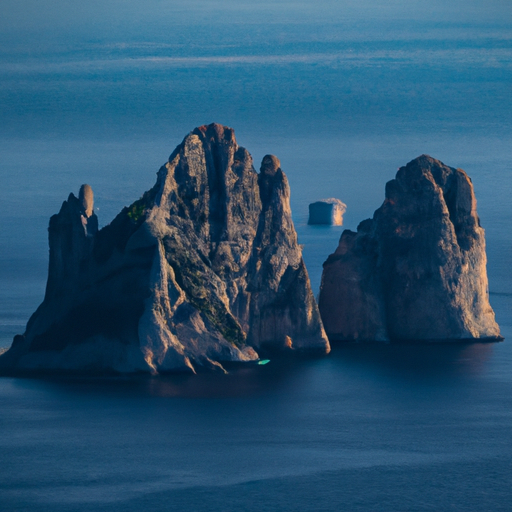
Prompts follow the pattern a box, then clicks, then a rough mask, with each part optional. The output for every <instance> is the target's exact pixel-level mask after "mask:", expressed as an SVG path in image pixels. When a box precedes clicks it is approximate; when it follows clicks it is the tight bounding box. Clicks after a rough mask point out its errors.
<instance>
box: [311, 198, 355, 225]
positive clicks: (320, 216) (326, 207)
mask: <svg viewBox="0 0 512 512" xmlns="http://www.w3.org/2000/svg"><path fill="white" fill-rule="evenodd" d="M346 210H347V206H346V205H345V204H344V203H342V202H341V201H340V200H339V199H335V198H330V199H322V200H320V201H316V202H315V203H311V204H310V205H309V220H308V224H326V225H329V226H342V225H343V214H344V213H345V211H346Z"/></svg>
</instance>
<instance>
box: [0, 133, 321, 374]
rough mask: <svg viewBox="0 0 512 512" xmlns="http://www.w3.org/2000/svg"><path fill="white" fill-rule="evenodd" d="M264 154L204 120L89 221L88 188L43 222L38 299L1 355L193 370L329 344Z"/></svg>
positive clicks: (277, 180)
mask: <svg viewBox="0 0 512 512" xmlns="http://www.w3.org/2000/svg"><path fill="white" fill-rule="evenodd" d="M289 198H290V189H289V186H288V180H287V179H286V176H285V175H284V173H283V172H282V170H281V168H280V162H279V160H278V159H277V158H276V157H275V156H271V155H267V156H265V157H264V159H263V162H262V166H261V171H260V173H259V174H258V173H257V172H256V171H255V170H254V167H253V163H252V158H251V156H250V154H249V153H248V152H247V150H245V149H244V148H242V147H239V146H238V144H237V142H236V140H235V134H234V131H233V130H232V129H231V128H227V127H224V126H221V125H218V124H212V125H209V126H201V127H199V128H196V129H195V130H194V131H193V132H192V133H190V134H189V135H188V136H187V137H185V139H184V140H183V142H182V143H181V144H180V145H179V146H178V147H177V148H176V149H175V151H174V152H173V153H172V155H171V156H170V158H169V161H168V162H167V163H166V164H165V165H164V166H163V167H162V168H161V169H160V170H159V171H158V173H157V182H156V184H155V186H154V187H153V188H152V189H151V190H149V191H148V192H146V193H145V194H144V195H143V196H142V197H141V198H140V199H139V200H137V201H135V202H134V203H133V204H132V205H131V206H129V207H128V208H124V209H123V210H122V211H121V213H120V214H119V215H118V216H117V217H116V218H115V219H114V220H113V221H112V223H111V224H110V225H108V226H106V227H105V228H103V229H101V230H100V231H98V228H97V226H98V223H97V218H96V216H95V214H94V213H93V194H92V190H91V188H90V187H89V186H88V185H83V186H82V188H81V189H80V194H79V198H78V199H77V198H76V197H75V196H74V195H73V194H71V195H70V196H69V198H68V200H67V201H66V202H64V204H63V205H62V208H61V211H60V212H59V214H57V215H54V216H53V217H52V218H51V220H50V227H49V240H50V264H49V276H48V284H47V289H46V295H45V299H44V301H43V303H42V304H41V306H40V307H39V308H38V310H37V311H36V312H35V313H34V315H33V316H32V317H31V319H30V321H29V323H28V325H27V330H26V332H25V334H24V335H23V336H17V337H16V338H15V340H14V342H13V346H12V347H11V349H10V350H9V351H8V352H7V353H5V354H4V355H3V356H1V357H0V367H4V368H6V367H7V368H19V369H58V370H62V369H63V370H66V369H69V370H74V369H77V370H86V371H87V370H107V371H108V370H114V371H120V372H133V371H143V372H153V373H154V372H162V371H174V370H188V371H196V370H197V369H198V368H199V367H207V368H220V369H222V366H221V363H222V362H223V361H250V360H255V359H257V358H258V354H257V352H256V350H259V349H260V348H261V347H265V346H268V347H270V348H272V349H277V350H289V349H290V347H293V348H295V349H298V350H318V351H322V352H328V351H329V343H328V341H327V337H326V335H325V332H324V330H323V327H322V322H321V319H320V314H319V311H318V307H317V305H316V302H315V300H314V297H313V294H312V292H311V287H310V283H309V277H308V274H307V271H306V268H305V266H304V262H303V260H302V255H301V250H300V248H299V246H298V244H297V235H296V232H295V229H294V227H293V223H292V219H291V211H290V204H289Z"/></svg>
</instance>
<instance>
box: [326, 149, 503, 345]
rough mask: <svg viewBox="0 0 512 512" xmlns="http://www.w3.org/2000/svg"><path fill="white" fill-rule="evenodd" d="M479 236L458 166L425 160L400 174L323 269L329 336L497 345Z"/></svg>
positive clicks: (346, 233) (471, 198) (467, 185)
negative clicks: (489, 341) (473, 341)
mask: <svg viewBox="0 0 512 512" xmlns="http://www.w3.org/2000/svg"><path fill="white" fill-rule="evenodd" d="M487 287H488V284H487V272H486V254H485V238H484V230H483V229H482V228H481V226H480V221H479V218H478V215H477V212H476V199H475V195H474V192H473V185H472V183H471V180H470V178H469V177H468V176H467V174H466V173H465V172H464V171H462V170H461V169H453V168H451V167H447V166H446V165H444V164H443V163H442V162H440V161H438V160H434V159H433V158H431V157H429V156H426V155H423V156H420V157H419V158H417V159H415V160H413V161H412V162H409V163H408V164H407V165H406V166H405V167H401V168H400V169H399V170H398V173H397V175H396V178H395V179H394V180H392V181H390V182H388V183H387V185H386V199H385V201H384V203H383V205H382V206H381V207H380V208H379V209H378V210H377V211H376V212H375V214H374V216H373V219H368V220H366V221H364V222H362V223H361V224H360V225H359V226H358V228H357V233H354V232H352V231H348V230H346V231H344V232H343V234H342V236H341V239H340V243H339V246H338V248H337V249H336V251H335V253H334V254H331V255H330V256H329V258H328V259H327V261H326V262H325V263H324V271H323V275H322V285H321V291H320V297H319V307H320V312H321V315H322V319H323V321H324V326H325V329H326V332H327V333H328V335H329V337H330V339H333V340H334V339H339V340H462V339H482V338H484V339H501V338H500V331H499V327H498V325H497V324H496V322H495V319H494V312H493V310H492V308H491V306H490V304H489V297H488V289H487Z"/></svg>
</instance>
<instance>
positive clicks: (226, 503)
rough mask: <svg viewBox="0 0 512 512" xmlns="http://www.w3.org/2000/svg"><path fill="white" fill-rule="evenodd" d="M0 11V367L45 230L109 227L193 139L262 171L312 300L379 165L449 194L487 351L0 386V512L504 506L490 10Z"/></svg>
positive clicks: (350, 357) (506, 62)
mask: <svg viewBox="0 0 512 512" xmlns="http://www.w3.org/2000/svg"><path fill="white" fill-rule="evenodd" d="M46 4H48V2H41V1H40V0H16V1H15V0H3V1H2V5H1V7H0V14H1V15H0V177H1V183H2V186H1V187H0V206H1V215H0V218H1V224H0V226H1V229H0V347H8V346H9V345H10V342H11V340H12V336H13V335H14V334H16V333H20V332H23V330H24V326H25V324H26V322H27V320H28V318H29V316H30V314H31V313H32V312H33V311H34V310H35V308H36V307H37V305H38V304H39V303H40V302H41V300H42V297H43V294H44V286H45V281H46V270H47V264H48V247H47V226H48V219H49V217H50V215H52V214H53V213H55V212H57V211H58V209H59V208H60V205H61V203H62V201H63V200H64V199H66V197H67V195H68V194H69V192H71V191H73V192H75V193H77V192H78V189H79V187H80V185H81V184H82V183H89V184H90V185H91V186H92V187H93V190H94V192H95V197H96V205H95V206H96V209H97V214H98V216H99V219H100V223H101V224H102V225H105V224H108V223H109V222H110V221H111V220H112V218H113V217H114V215H115V214H116V213H117V212H118V211H119V210H120V209H121V208H122V207H123V206H124V205H127V204H129V203H131V202H132V201H133V200H134V199H137V198H138V197H139V196H140V195H141V194H142V192H144V191H145V190H147V189H148V188H150V187H151V186H152V185H153V183H154V180H155V173H156V171H157V170H158V168H159V166H160V165H161V164H162V163H164V162H165V161H166V159H167V157H168V155H169V154H170V153H171V152H172V150H173V149H174V147H175V146H176V145H177V144H179V143H180V142H181V140H182V139H183V137H184V136H185V135H186V134H187V133H188V132H189V131H190V130H192V129H193V128H194V127H195V126H198V125H201V124H205V123H210V122H219V123H223V124H226V125H228V126H231V127H233V128H234V129H235V131H236V135H237V139H238V142H239V144H240V145H242V146H244V147H246V148H247V149H248V150H249V151H250V152H251V154H252V155H253V157H254V160H255V167H256V168H257V169H258V168H259V163H260V162H261V159H262V157H263V156H264V155H265V154H267V153H273V154H275V155H277V156H278V157H279V158H280V160H281V166H282V168H283V170H284V171H285V172H286V173H287V175H288V178H289V180H290V184H291V190H292V210H293V216H294V222H295V225H296V228H297V231H298V234H299V242H300V243H301V244H303V246H304V257H305V260H306V264H307V266H308V270H309V273H310V277H311V281H312V284H313V287H314V289H315V293H317V291H318V287H319V284H320V276H321V266H322V262H323V261H324V260H325V259H326V257H327V256H328V254H329V253H331V252H333V251H334V249H335V248H336V245H337V241H338V239H339V236H340V235H341V230H342V229H343V228H334V227H332V228H331V227H310V226H307V224H306V223H307V213H308V204H309V203H310V202H313V201H315V200H318V199H321V198H325V197H337V198H339V199H341V200H342V201H343V202H345V203H346V204H347V206H348V210H347V213H346V216H345V227H347V228H350V229H355V228H356V226H357V224H358V223H359V222H360V221H361V220H363V219H365V218H368V217H370V216H371V215H372V214H373V211H374V210H375V209H376V208H378V207H379V206H380V204H381V203H382V200H383V198H384V186H385V183H386V181H388V180H390V179H392V178H393V177H394V175H395V173H396V170H397V168H398V167H399V166H401V165H404V164H406V163H407V162H408V161H410V160H412V159H413V158H415V157H417V156H419V155H420V154H422V153H427V154H430V155H431V156H433V157H435V158H438V159H440V160H442V161H443V162H445V163H446V164H448V165H450V166H453V167H461V168H463V169H465V170H466V171H467V172H468V174H469V175H470V176H471V178H472V179H473V183H474V186H475V191H476V195H477V199H478V211H479V214H480V218H481V222H482V225H483V227H484V228H485V229H486V235H487V248H488V273H489V282H490V293H491V303H492V306H493V307H494V309H495V312H496V316H497V320H498V323H499V324H500V326H501V328H502V334H503V335H504V336H505V338H507V339H506V341H505V342H504V343H499V344H490V345H483V344H469V345H457V346H455V345H446V346H435V347H430V346H416V347H406V346H386V345H384V346H379V345H377V346H357V345H349V344H346V345H341V346H335V347H334V350H333V353H332V354H331V355H330V356H329V357H325V358H320V359H312V360H307V359H304V360H297V361H293V362H281V361H272V362H271V363H270V364H269V365H267V366H265V367H262V368H252V369H246V370H240V371H235V372H233V373H231V374H230V375H227V376H221V375H200V376H195V377H165V378H135V379H134V378H119V379H92V380H88V379H69V378H67V379H63V378H54V379H50V378H46V379H28V378H25V379H11V378H1V379H0V510H2V511H3V510H5V511H22V510H26V511H48V510H51V511H75V510H76V511H101V510H105V511H107V510H108V511H118V510H119V511H125V510H126V511H128V510H133V511H139V510H148V511H153V510H155V511H159V510H177V511H181V510H183V511H185V510H186V511H189V510H190V511H194V510H195V511H203V510H204V511H235V510H237V511H239V510H247V511H252V510H254V511H297V510H307V511H313V510H315V511H317V510H318V511H339V510H347V511H358V510H361V511H375V510H382V511H402V510H403V511H416V510H417V511H424V510H433V511H434V510H435V511H439V510H446V511H454V510H455V511H459V510H461V511H466V510H467V511H481V510H511V509H512V492H511V485H512V348H511V347H512V272H511V268H512V209H511V208H510V201H511V199H510V198H511V191H512V163H511V162H512V100H511V98H512V9H511V7H510V3H509V2H508V0H486V1H480V0H466V1H464V2H463V1H461V0H443V1H439V0H432V1H431V2H420V1H419V0H408V1H406V0H387V1H381V0H368V1H360V0H358V1H356V0H339V1H334V0H332V1H329V0H318V1H317V2H303V1H299V0H289V1H283V2H266V1H265V2H249V1H247V0H238V1H236V2H235V1H234V0H233V1H231V0H220V1H219V2H207V1H200V0H188V1H184V0H171V1H163V0H147V1H145V2H136V1H134V0H128V1H121V0H103V1H102V2H100V1H96V0H94V1H90V2H87V3H84V2H78V1H77V0H71V1H65V0H54V1H52V2H51V3H49V4H50V5H46Z"/></svg>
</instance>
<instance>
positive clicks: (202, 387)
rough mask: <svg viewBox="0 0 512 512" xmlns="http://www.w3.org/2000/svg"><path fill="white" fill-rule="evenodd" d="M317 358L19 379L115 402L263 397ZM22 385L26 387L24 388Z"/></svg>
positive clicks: (26, 382) (29, 384)
mask: <svg viewBox="0 0 512 512" xmlns="http://www.w3.org/2000/svg"><path fill="white" fill-rule="evenodd" d="M317 359H318V358H316V357H313V358H306V357H300V358H299V357H293V358H291V359H285V358H281V359H280V358H275V359H273V360H272V361H271V362H270V363H269V364H267V365H264V366H259V365H251V366H247V367H243V366H241V367H235V368H232V369H230V371H229V372H228V373H227V374H224V373H221V372H203V373H199V374H197V375H192V374H185V373H177V374H167V375H156V376H150V375H142V374H139V375H119V376H84V375H76V376H73V375H69V374H66V375H48V374H39V375H29V374H25V375H23V376H19V379H18V383H19V385H21V386H25V385H27V386H31V385H32V384H31V383H34V382H35V381H37V382H40V383H44V384H45V385H46V386H50V387H52V388H53V389H54V390H56V391H58V392H64V393H67V392H69V393H73V394H75V393H78V394H82V395H89V396H95V395H102V396H105V395H109V396H111V397H114V398H119V399H123V398H128V397H139V398H143V397H172V398H186V399H195V398H197V399H205V398H206V399H210V398H211V399H217V398H218V399H223V398H246V397H257V396H262V395H263V396H264V395H265V394H269V393H273V392H274V391H276V390H278V389H279V388H281V387H283V386H285V385H286V383H287V382H289V381H290V380H293V379H294V378H295V376H296V375H297V374H300V373H301V372H302V369H303V366H304V365H309V364H311V363H312V362H313V363H314V361H315V360H317ZM23 383H25V384H23Z"/></svg>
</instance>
